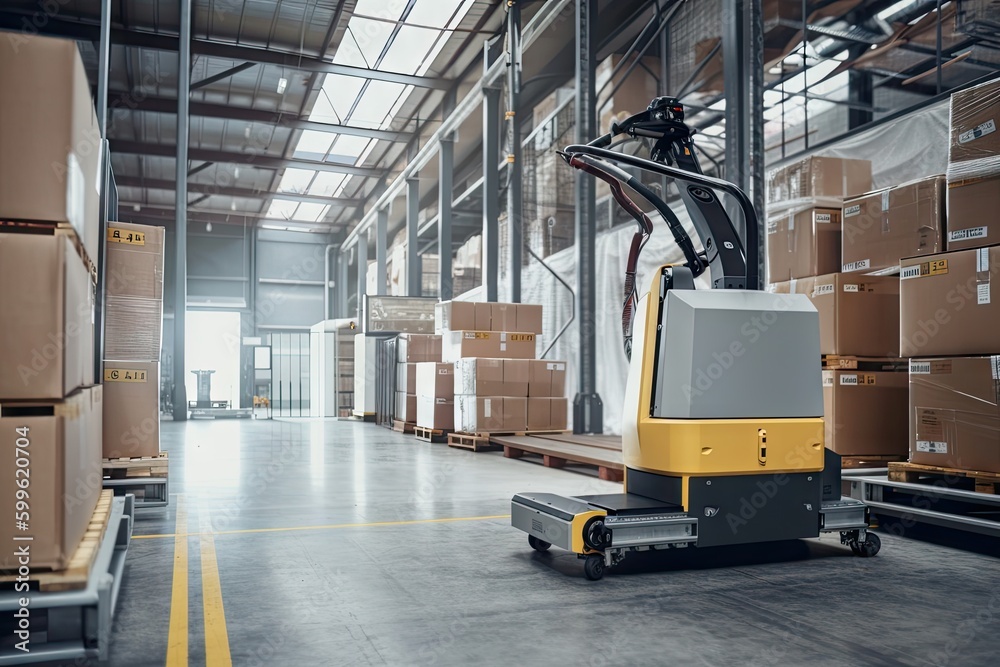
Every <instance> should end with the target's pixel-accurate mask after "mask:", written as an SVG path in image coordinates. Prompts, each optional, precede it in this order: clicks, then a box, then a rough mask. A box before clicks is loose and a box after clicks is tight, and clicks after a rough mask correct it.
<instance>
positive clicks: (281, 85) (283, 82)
mask: <svg viewBox="0 0 1000 667" xmlns="http://www.w3.org/2000/svg"><path fill="white" fill-rule="evenodd" d="M287 87H288V79H286V78H285V77H281V78H280V79H278V94H279V95H283V94H284V93H285V88H287Z"/></svg>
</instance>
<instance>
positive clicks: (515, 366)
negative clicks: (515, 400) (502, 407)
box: [500, 359, 531, 397]
mask: <svg viewBox="0 0 1000 667" xmlns="http://www.w3.org/2000/svg"><path fill="white" fill-rule="evenodd" d="M530 363H531V361H530V360H528V359H504V360H503V393H501V394H500V395H501V396H521V397H527V396H528V377H529V375H530V368H529V364H530Z"/></svg>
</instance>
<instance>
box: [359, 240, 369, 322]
mask: <svg viewBox="0 0 1000 667" xmlns="http://www.w3.org/2000/svg"><path fill="white" fill-rule="evenodd" d="M357 248H358V326H359V327H362V328H363V327H364V323H363V322H362V319H363V317H364V308H365V294H366V293H367V290H368V233H367V232H365V233H364V234H362V235H361V236H359V237H358V244H357Z"/></svg>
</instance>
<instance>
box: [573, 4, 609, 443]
mask: <svg viewBox="0 0 1000 667" xmlns="http://www.w3.org/2000/svg"><path fill="white" fill-rule="evenodd" d="M597 3H598V0H576V49H577V59H576V142H577V143H579V144H585V143H588V142H590V141H592V140H593V139H594V138H595V137H596V136H597V88H596V81H595V79H596V67H597V62H596V59H597V38H596V34H595V32H596V30H597V25H596V24H597ZM575 194H576V220H575V227H576V276H577V284H576V312H577V317H578V319H577V323H578V324H577V330H578V331H579V335H580V363H579V364H578V368H577V372H578V373H579V391H578V393H577V395H576V398H574V399H573V432H574V433H602V432H603V431H604V404H603V403H602V402H601V397H600V396H599V395H598V393H597V341H596V334H597V291H596V286H595V284H594V276H595V274H596V271H595V268H596V263H595V256H596V236H597V191H596V189H595V187H594V178H593V177H592V176H590V175H589V174H584V173H583V172H581V171H578V172H577V174H576V188H575Z"/></svg>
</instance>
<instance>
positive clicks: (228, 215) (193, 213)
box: [118, 201, 335, 228]
mask: <svg viewBox="0 0 1000 667" xmlns="http://www.w3.org/2000/svg"><path fill="white" fill-rule="evenodd" d="M136 204H138V205H139V207H140V210H139V211H136V210H135V209H134V206H135V205H136ZM118 211H119V216H124V217H121V219H122V220H123V221H132V220H137V219H138V218H147V219H154V220H161V221H163V220H174V219H175V217H176V215H177V214H176V209H175V208H174V206H173V205H172V204H167V205H159V204H143V203H141V202H125V201H123V202H121V203H120V204H119V206H118ZM244 218H245V219H247V220H263V221H265V222H274V223H277V224H281V223H285V222H287V223H289V224H291V225H320V226H330V227H331V228H332V227H333V226H335V225H334V223H332V222H330V221H328V220H320V221H319V222H309V221H308V220H285V219H283V218H273V217H272V218H269V217H267V215H265V214H264V213H261V212H259V211H218V210H210V209H209V210H206V209H199V208H188V222H211V223H212V224H213V225H215V224H229V225H242V224H243V220H244ZM161 224H162V222H161Z"/></svg>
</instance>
